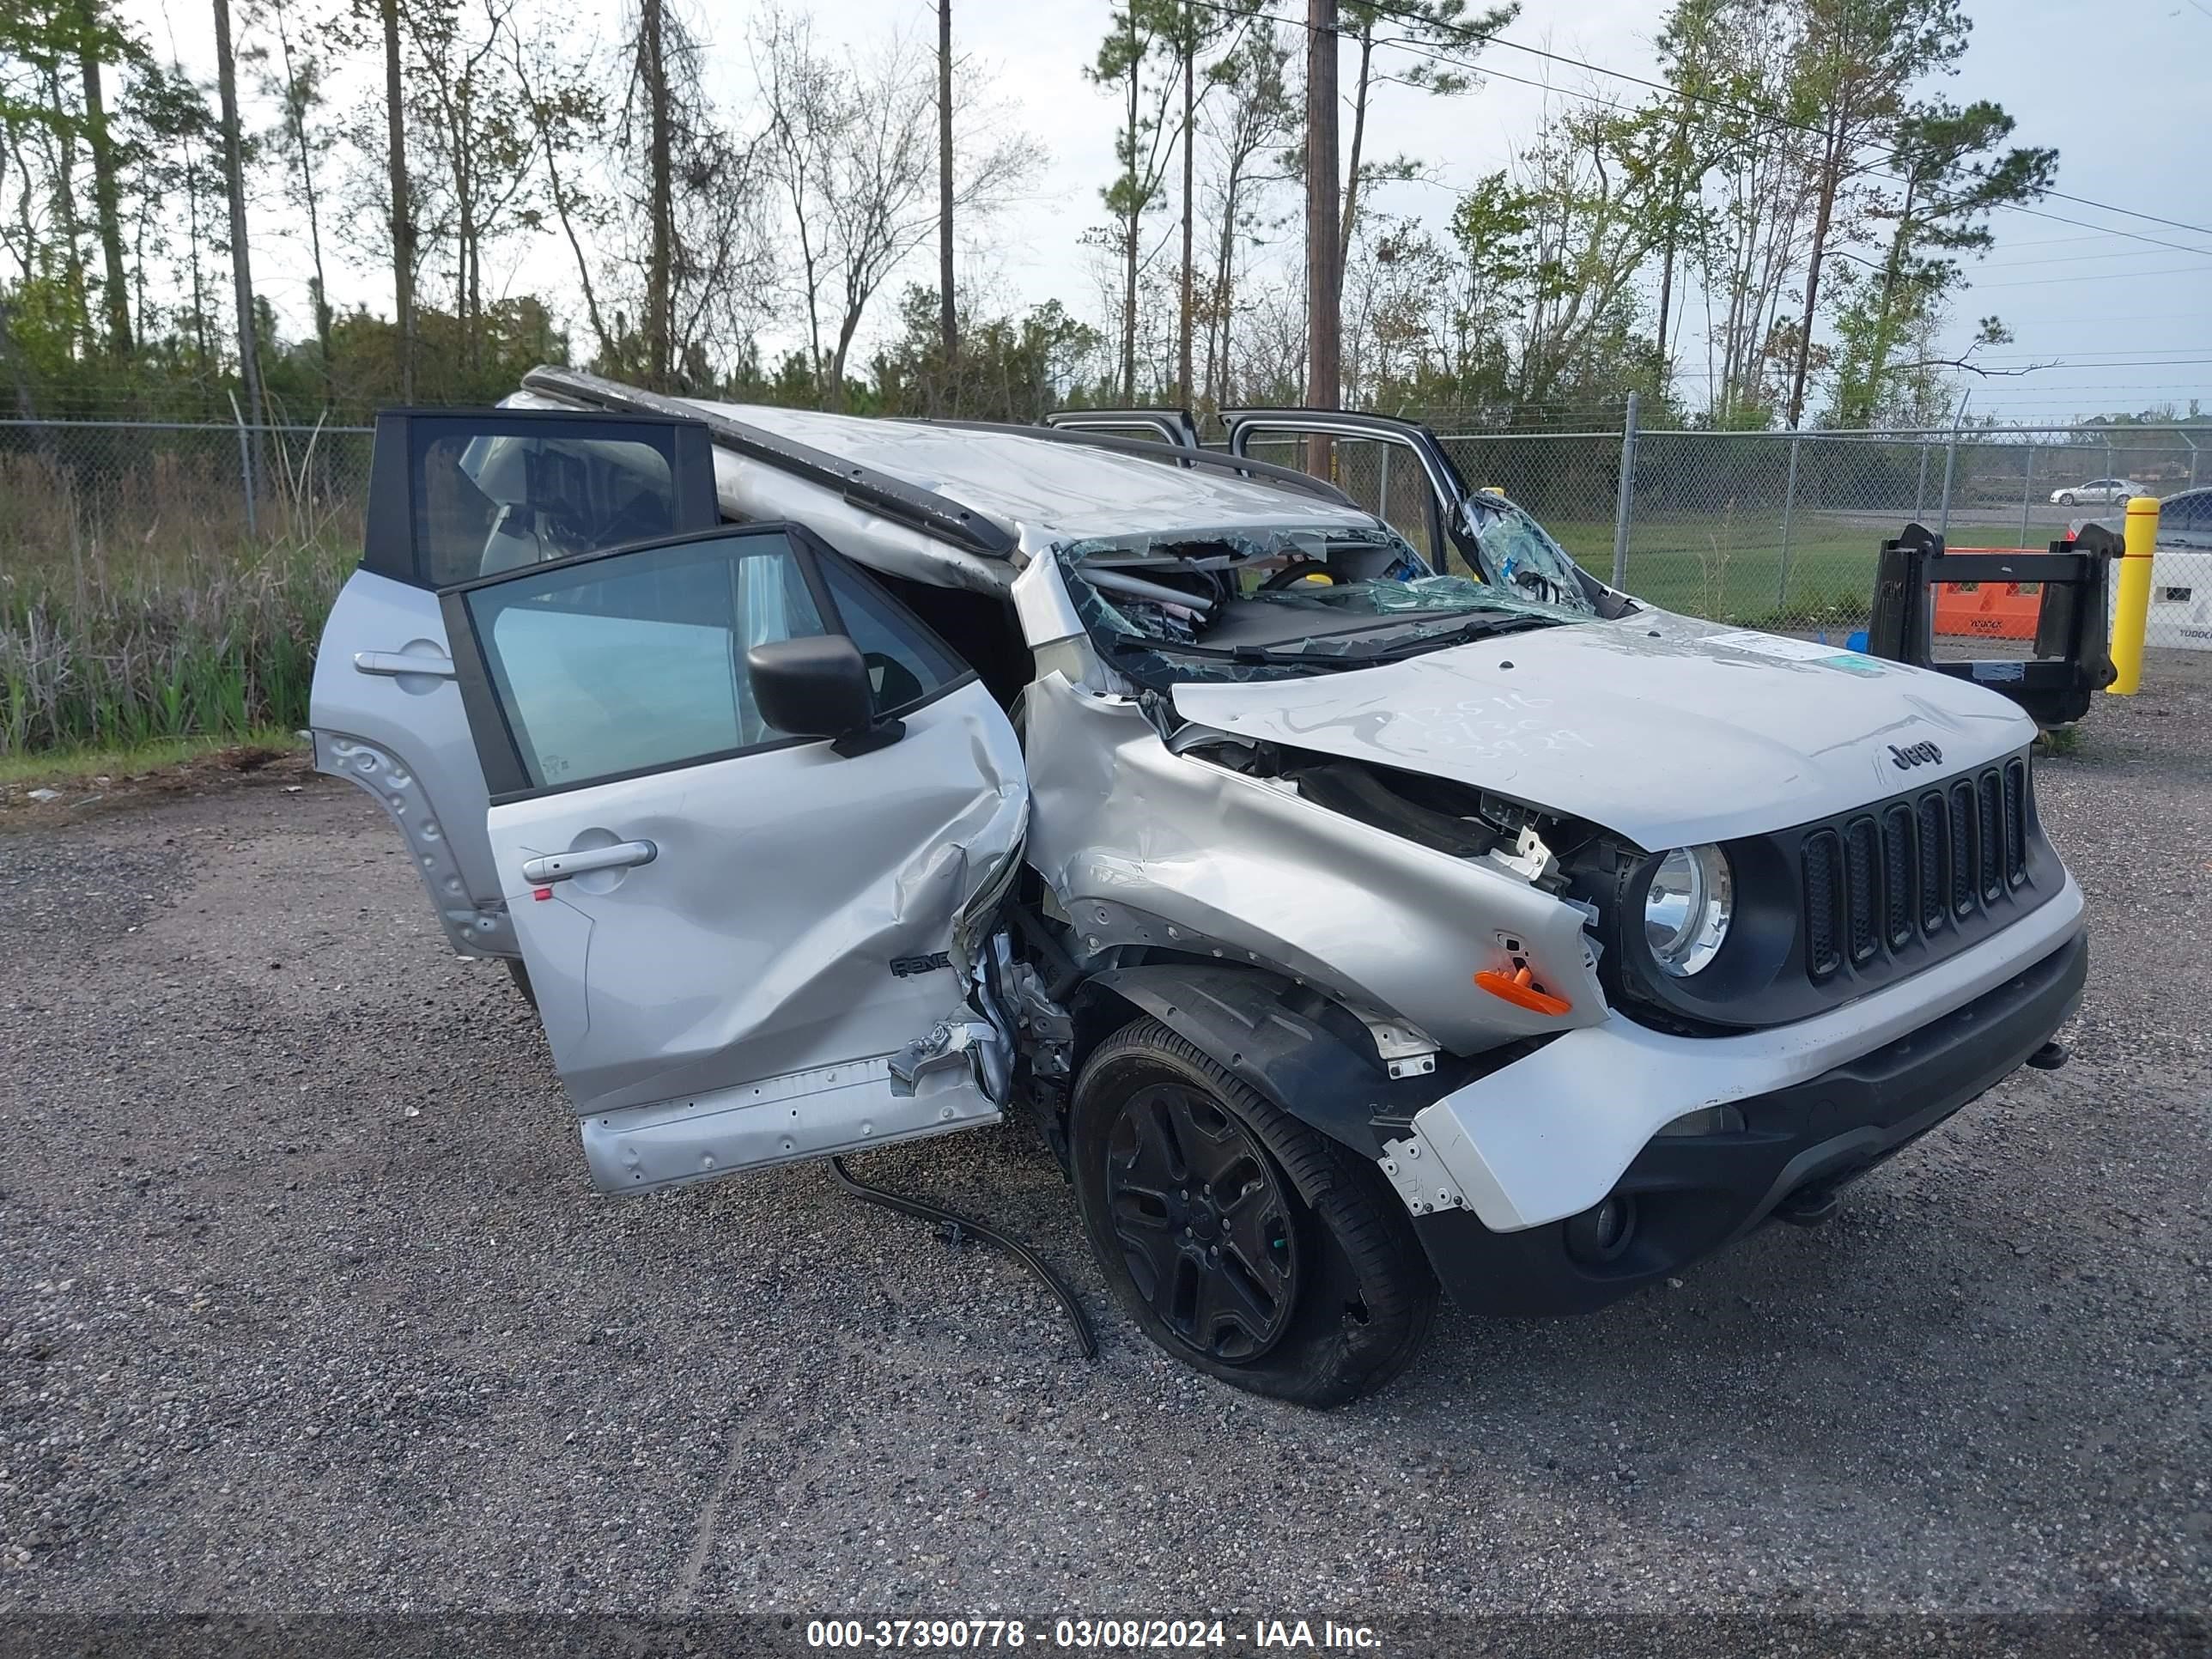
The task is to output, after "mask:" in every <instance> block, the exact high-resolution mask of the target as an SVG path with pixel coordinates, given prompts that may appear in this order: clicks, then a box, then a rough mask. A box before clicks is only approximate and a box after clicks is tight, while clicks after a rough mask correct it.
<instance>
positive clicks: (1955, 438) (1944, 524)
mask: <svg viewBox="0 0 2212 1659" xmlns="http://www.w3.org/2000/svg"><path fill="white" fill-rule="evenodd" d="M1958 465H1959V428H1957V427H1955V426H1954V427H1953V428H1951V441H1950V442H1948V443H1947V444H1945V445H1944V446H1943V505H1942V507H1941V508H1939V509H1938V511H1939V512H1940V513H1941V514H1942V516H1941V517H1940V518H1939V519H1938V520H1936V534H1937V535H1939V536H1944V537H1948V536H1949V535H1950V533H1951V477H1952V475H1953V474H1954V472H1955V471H1957V470H1958Z"/></svg>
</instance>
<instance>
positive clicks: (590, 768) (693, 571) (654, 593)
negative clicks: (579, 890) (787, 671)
mask: <svg viewBox="0 0 2212 1659" xmlns="http://www.w3.org/2000/svg"><path fill="white" fill-rule="evenodd" d="M467 605H468V611H469V620H470V623H471V627H472V629H473V630H474V633H475V635H476V639H477V647H478V649H479V650H480V651H481V652H482V653H483V660H484V666H485V671H486V672H487V673H488V674H489V678H490V680H491V684H492V689H493V691H494V694H495V696H496V697H497V699H498V702H499V704H500V708H501V713H502V714H503V715H504V716H505V717H506V720H507V728H508V730H509V732H511V733H512V735H513V739H514V747H515V750H516V752H517V754H518V756H519V757H520V760H521V763H522V769H523V772H524V775H525V776H526V779H527V780H528V782H529V785H530V787H532V788H547V787H551V788H566V787H574V786H576V785H578V784H583V783H589V782H593V781H599V780H603V779H606V778H611V777H617V776H621V775H625V774H629V773H634V772H644V771H653V770H656V769H662V768H665V767H670V766H677V765H681V764H683V763H685V762H688V761H696V760H703V759H707V758H710V757H716V756H720V755H726V754H731V753H734V752H736V751H738V750H744V749H750V748H753V747H755V746H757V745H758V744H763V743H770V742H775V741H778V740H780V739H781V738H783V737H784V736H785V734H784V733H783V732H779V731H777V730H776V729H775V727H773V726H769V724H768V722H767V721H766V720H763V718H762V717H761V714H760V712H759V709H758V708H757V705H756V703H755V702H754V700H753V696H752V690H751V687H750V684H749V682H748V679H747V675H746V671H745V653H746V652H747V651H749V650H750V649H751V647H754V646H756V645H765V644H768V643H769V642H770V641H776V640H788V639H799V638H804V637H806V636H808V635H817V634H823V633H826V632H828V631H829V629H827V628H825V627H824V625H823V617H822V611H821V609H820V607H819V606H818V605H817V604H816V602H815V599H814V594H813V592H812V591H811V589H810V588H809V586H808V585H807V580H806V574H805V568H804V566H803V565H802V564H801V562H800V561H799V556H798V555H797V553H796V552H795V551H794V550H793V547H792V545H791V544H790V541H789V540H788V538H787V537H785V536H784V535H783V534H782V533H781V532H769V533H763V532H750V533H744V534H732V535H728V536H722V537H717V538H712V539H708V540H704V541H694V542H679V543H677V544H673V545H671V546H664V547H655V548H645V549H641V550H639V551H637V552H635V553H632V554H623V555H620V556H616V557H612V558H605V559H593V560H589V561H586V562H583V563H580V564H574V565H566V566H559V567H555V568H549V569H547V570H545V571H544V572H543V573H542V574H534V575H530V576H521V577H517V578H515V579H513V580H509V581H504V582H501V583H498V584H496V585H495V586H489V587H483V588H478V589H477V590H475V591H474V592H470V593H469V594H468V595H467ZM863 649H864V650H865V649H866V647H863Z"/></svg>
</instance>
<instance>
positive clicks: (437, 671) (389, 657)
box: [353, 651, 453, 680]
mask: <svg viewBox="0 0 2212 1659" xmlns="http://www.w3.org/2000/svg"><path fill="white" fill-rule="evenodd" d="M353 665H354V669H355V671H356V672H357V673H362V674H382V675H384V676H386V678H398V676H399V675H402V674H428V675H432V676H434V677H435V678H438V679H441V680H449V679H452V678H453V660H452V659H451V658H447V657H410V656H409V655H408V654H407V653H405V652H404V651H356V652H355V653H353Z"/></svg>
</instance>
